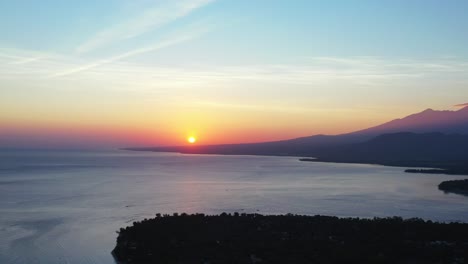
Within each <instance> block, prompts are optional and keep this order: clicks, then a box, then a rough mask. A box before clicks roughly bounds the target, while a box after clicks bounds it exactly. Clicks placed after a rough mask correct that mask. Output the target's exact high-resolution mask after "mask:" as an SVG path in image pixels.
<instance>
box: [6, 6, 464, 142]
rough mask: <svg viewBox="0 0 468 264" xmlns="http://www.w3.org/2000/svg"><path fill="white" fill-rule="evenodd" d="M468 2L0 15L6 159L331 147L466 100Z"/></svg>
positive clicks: (47, 9) (52, 9) (77, 9)
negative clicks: (320, 143) (16, 151)
mask: <svg viewBox="0 0 468 264" xmlns="http://www.w3.org/2000/svg"><path fill="white" fill-rule="evenodd" d="M467 13H468V1H462V0H459V1H458V0H447V1H439V0H437V1H431V0H411V1H408V0H404V1H403V0H401V1H400V0H388V1H374V0H350V1H341V0H340V1H338V0H337V1H329V0H327V1H311V0H304V1H299V0H293V1H285V0H283V1H279V0H276V1H275V0H268V1H267V0H258V1H252V0H235V1H233V0H181V1H176V0H166V1H162V0H159V1H158V0H132V1H126V0H125V1H124V0H113V1H110V0H109V1H104V0H102V1H95V0H92V1H91V0H87V1H61V0H55V1H53V0H48V1H46V0H44V1H33V0H29V1H26V0H15V1H1V2H0V147H90V146H94V147H122V146H144V145H179V144H187V142H186V138H187V136H191V135H193V136H196V137H197V144H214V143H239V142H254V141H269V140H276V139H286V138H292V137H300V136H307V135H313V134H320V133H326V134H337V133H343V132H349V131H353V130H357V129H361V128H366V127H369V126H373V125H377V124H379V123H382V122H386V121H389V120H391V119H394V118H398V117H402V116H405V115H408V114H411V113H414V112H418V111H421V110H424V109H425V108H429V107H430V108H434V109H453V105H456V104H461V103H466V101H468V34H467V33H466V29H467V28H468V16H466V14H467Z"/></svg>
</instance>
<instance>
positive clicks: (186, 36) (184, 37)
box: [49, 28, 210, 77]
mask: <svg viewBox="0 0 468 264" xmlns="http://www.w3.org/2000/svg"><path fill="white" fill-rule="evenodd" d="M209 30H210V29H209V28H200V29H198V30H193V31H191V32H186V33H183V34H180V35H175V36H171V37H168V38H166V39H163V40H162V41H160V42H158V43H156V44H154V45H152V46H148V47H143V48H137V49H134V50H131V51H127V52H124V53H122V54H119V55H115V56H112V57H110V58H107V59H101V60H97V61H95V62H91V63H88V64H85V65H82V66H78V67H74V68H72V69H69V70H65V71H61V72H57V73H54V74H52V75H50V76H49V77H61V76H66V75H70V74H75V73H79V72H82V71H86V70H90V69H93V68H96V67H99V66H102V65H104V64H109V63H113V62H116V61H119V60H123V59H125V58H129V57H132V56H136V55H140V54H144V53H148V52H153V51H157V50H160V49H163V48H166V47H170V46H173V45H177V44H179V43H182V42H186V41H189V40H191V39H194V38H196V37H198V36H200V35H202V34H204V33H205V32H207V31H209Z"/></svg>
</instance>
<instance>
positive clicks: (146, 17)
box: [76, 0, 214, 53]
mask: <svg viewBox="0 0 468 264" xmlns="http://www.w3.org/2000/svg"><path fill="white" fill-rule="evenodd" d="M213 1H214V0H182V1H172V0H171V1H167V2H166V3H164V4H160V5H158V6H156V7H153V8H150V9H147V10H145V11H144V12H143V13H142V14H139V15H138V16H137V17H133V18H129V19H127V20H126V21H124V22H121V23H118V24H116V25H113V26H110V27H109V28H107V29H104V30H102V31H100V32H98V33H97V34H96V35H94V36H93V37H92V38H91V39H89V40H87V41H85V42H84V43H82V44H81V45H79V46H78V47H77V48H76V51H77V52H78V53H85V52H89V51H92V50H95V49H98V48H102V47H105V46H107V45H109V44H112V43H115V42H119V41H122V40H125V39H131V38H134V37H137V36H140V35H142V34H145V33H147V32H149V31H151V30H154V29H156V28H158V27H161V26H163V25H166V24H168V23H170V22H173V21H175V20H177V19H180V18H182V17H185V16H187V15H189V14H190V13H192V12H193V11H194V10H196V9H198V8H200V7H202V6H205V5H207V4H209V3H210V2H213Z"/></svg>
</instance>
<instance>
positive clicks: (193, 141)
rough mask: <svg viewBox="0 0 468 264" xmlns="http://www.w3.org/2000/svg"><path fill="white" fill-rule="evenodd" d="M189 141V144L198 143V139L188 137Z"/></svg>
mask: <svg viewBox="0 0 468 264" xmlns="http://www.w3.org/2000/svg"><path fill="white" fill-rule="evenodd" d="M187 141H188V143H190V144H193V143H195V142H197V139H196V138H195V137H188V138H187Z"/></svg>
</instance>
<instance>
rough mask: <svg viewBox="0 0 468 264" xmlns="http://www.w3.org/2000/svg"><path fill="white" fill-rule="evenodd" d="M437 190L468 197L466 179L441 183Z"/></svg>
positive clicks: (467, 182)
mask: <svg viewBox="0 0 468 264" xmlns="http://www.w3.org/2000/svg"><path fill="white" fill-rule="evenodd" d="M439 190H441V191H444V192H446V193H456V194H461V195H465V196H468V179H464V180H453V181H443V182H442V183H440V184H439Z"/></svg>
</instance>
